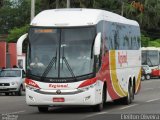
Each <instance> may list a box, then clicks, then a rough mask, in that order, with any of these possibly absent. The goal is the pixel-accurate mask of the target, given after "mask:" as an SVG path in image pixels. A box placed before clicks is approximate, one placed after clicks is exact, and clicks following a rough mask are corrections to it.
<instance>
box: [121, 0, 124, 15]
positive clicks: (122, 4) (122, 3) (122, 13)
mask: <svg viewBox="0 0 160 120" xmlns="http://www.w3.org/2000/svg"><path fill="white" fill-rule="evenodd" d="M121 4H122V8H121V15H122V16H123V9H124V2H123V0H121Z"/></svg>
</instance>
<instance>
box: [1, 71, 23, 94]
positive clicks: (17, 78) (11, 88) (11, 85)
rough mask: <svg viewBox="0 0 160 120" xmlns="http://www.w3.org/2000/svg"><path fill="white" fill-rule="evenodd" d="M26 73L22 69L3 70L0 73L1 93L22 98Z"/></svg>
mask: <svg viewBox="0 0 160 120" xmlns="http://www.w3.org/2000/svg"><path fill="white" fill-rule="evenodd" d="M24 80H25V72H24V70H23V69H20V68H7V69H2V70H1V72H0V93H5V94H6V95H9V94H10V93H15V95H18V96H21V95H22V91H23V90H24V89H25V87H24Z"/></svg>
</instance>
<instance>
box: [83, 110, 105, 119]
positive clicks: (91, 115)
mask: <svg viewBox="0 0 160 120" xmlns="http://www.w3.org/2000/svg"><path fill="white" fill-rule="evenodd" d="M107 113H108V112H105V111H104V112H99V113H95V114H90V115H87V116H86V117H85V118H89V117H93V116H97V115H102V114H107Z"/></svg>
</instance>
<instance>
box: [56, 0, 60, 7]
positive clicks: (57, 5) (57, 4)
mask: <svg viewBox="0 0 160 120" xmlns="http://www.w3.org/2000/svg"><path fill="white" fill-rule="evenodd" d="M56 8H59V0H56Z"/></svg>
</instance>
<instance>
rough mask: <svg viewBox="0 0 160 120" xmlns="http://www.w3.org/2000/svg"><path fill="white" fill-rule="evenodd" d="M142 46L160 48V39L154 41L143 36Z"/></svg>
mask: <svg viewBox="0 0 160 120" xmlns="http://www.w3.org/2000/svg"><path fill="white" fill-rule="evenodd" d="M141 46H142V47H160V39H157V40H152V39H151V38H149V37H146V36H144V35H142V36H141Z"/></svg>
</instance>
